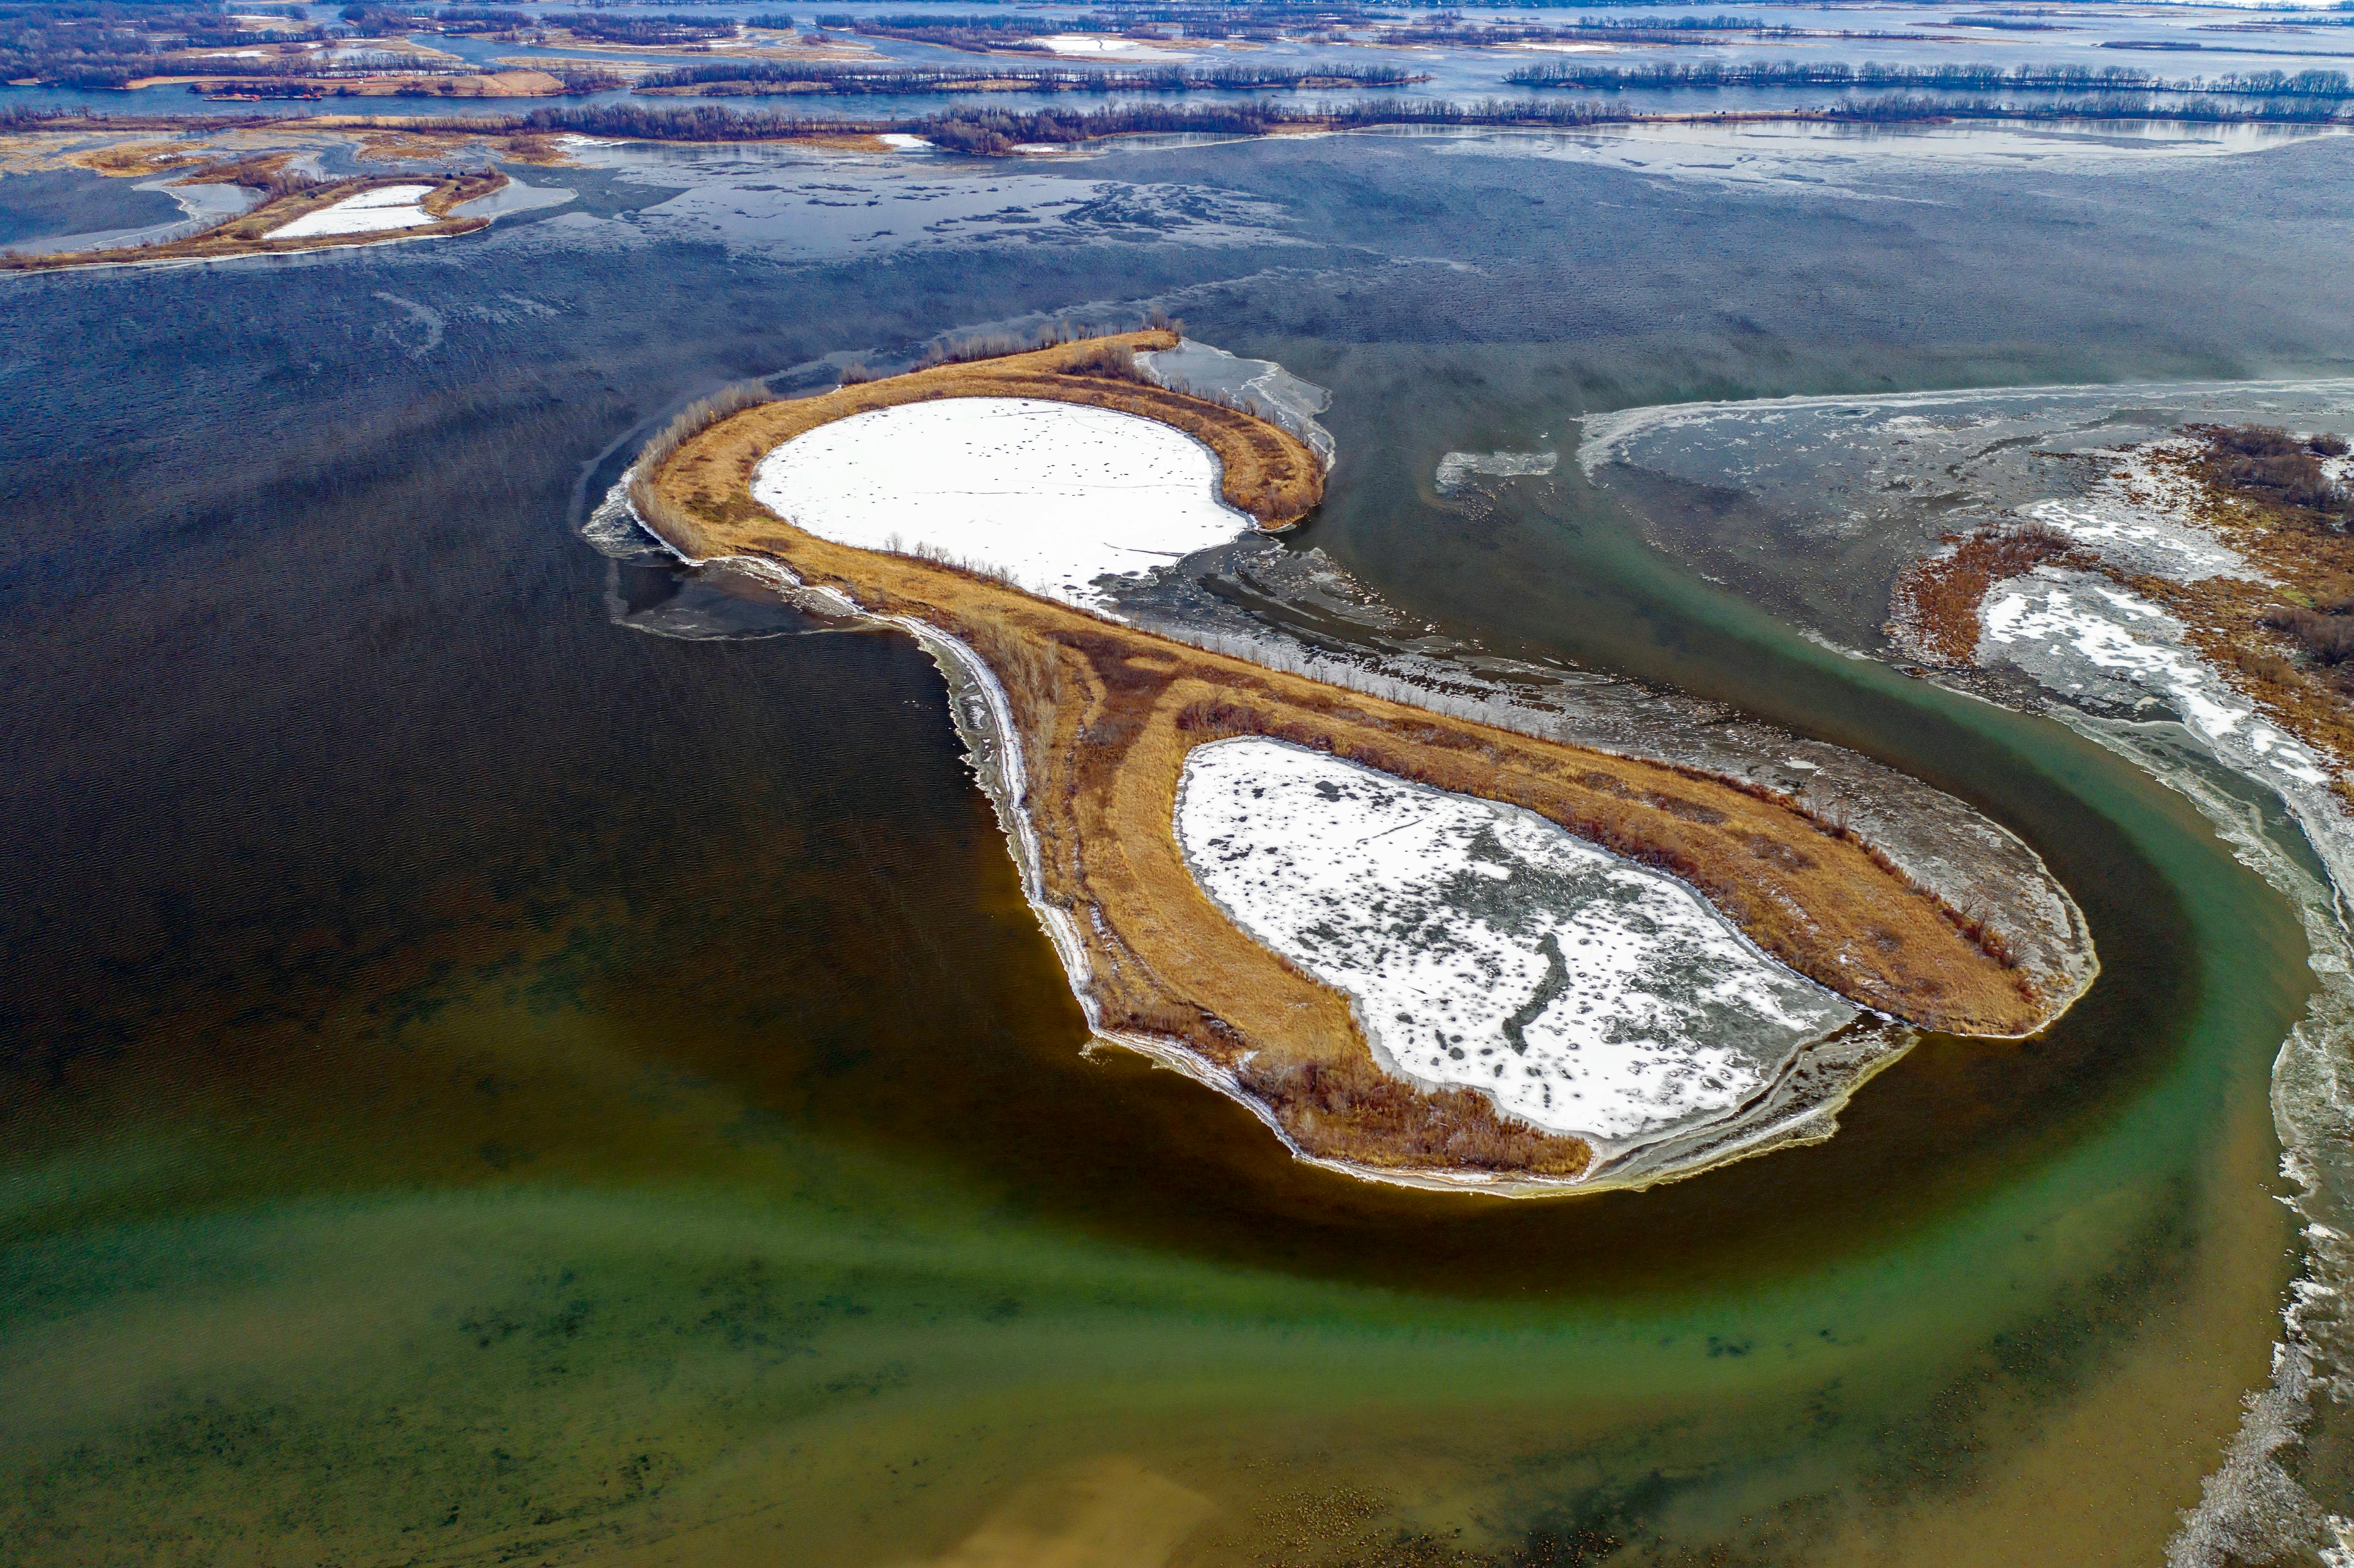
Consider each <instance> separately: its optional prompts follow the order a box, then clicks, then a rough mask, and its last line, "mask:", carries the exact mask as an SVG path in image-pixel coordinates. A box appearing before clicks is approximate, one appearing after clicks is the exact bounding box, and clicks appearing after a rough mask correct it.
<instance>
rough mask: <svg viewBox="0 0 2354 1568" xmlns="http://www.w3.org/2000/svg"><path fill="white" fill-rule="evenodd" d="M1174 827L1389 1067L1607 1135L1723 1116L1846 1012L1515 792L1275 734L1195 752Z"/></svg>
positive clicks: (1217, 894) (1220, 893)
mask: <svg viewBox="0 0 2354 1568" xmlns="http://www.w3.org/2000/svg"><path fill="white" fill-rule="evenodd" d="M1177 838H1178V842H1179V843H1180V845H1182V848H1183V850H1184V852H1185V856H1186V860H1187V862H1188V863H1189V864H1190V865H1191V866H1192V867H1193V874H1194V876H1195V877H1196V878H1197V879H1198V880H1199V881H1200V883H1201V885H1202V886H1203V887H1204V889H1205V890H1206V891H1207V892H1208V893H1209V895H1210V896H1211V897H1212V898H1214V900H1216V902H1217V903H1218V904H1219V905H1220V906H1221V907H1223V908H1225V910H1226V911H1227V912H1228V914H1229V915H1231V916H1233V917H1234V919H1235V921H1236V922H1237V923H1238V924H1239V925H1241V926H1242V927H1243V928H1244V929H1245V930H1246V931H1248V932H1250V933H1251V934H1252V935H1253V936H1254V937H1257V938H1258V939H1259V940H1260V941H1262V942H1265V943H1266V944H1267V946H1268V947H1270V948H1274V949H1275V950H1276V951H1278V952H1279V953H1281V954H1283V955H1284V956H1285V957H1286V958H1288V959H1292V960H1293V961H1294V962H1296V963H1298V964H1299V965H1300V966H1301V967H1302V968H1304V969H1307V970H1309V972H1310V973H1311V974H1314V975H1315V976H1316V977H1317V978H1319V979H1320V980H1324V981H1326V982H1327V983H1329V984H1331V985H1333V986H1336V987H1338V988H1340V989H1341V990H1342V991H1346V992H1347V993H1348V994H1349V996H1350V997H1351V998H1352V1001H1353V1003H1354V1006H1355V1010H1356V1013H1357V1017H1358V1019H1359V1021H1360V1022H1361V1023H1362V1024H1363V1026H1364V1029H1365V1033H1366V1035H1367V1037H1368V1039H1369V1040H1370V1041H1371V1043H1372V1044H1373V1051H1374V1054H1375V1057H1376V1058H1377V1059H1378V1060H1380V1061H1381V1062H1382V1063H1383V1065H1384V1066H1385V1067H1388V1068H1389V1069H1391V1070H1392V1071H1394V1072H1397V1073H1399V1074H1401V1075H1405V1076H1406V1077H1409V1078H1412V1079H1414V1080H1415V1081H1416V1082H1418V1083H1420V1084H1423V1085H1425V1086H1450V1087H1452V1086H1460V1087H1468V1088H1476V1089H1479V1090H1481V1091H1483V1092H1485V1093H1487V1094H1489V1095H1490V1096H1492V1097H1494V1098H1495V1101H1496V1104H1497V1105H1498V1106H1499V1107H1500V1108H1502V1109H1503V1110H1505V1111H1508V1112H1510V1113H1511V1114H1512V1115H1514V1116H1518V1117H1522V1118H1525V1119H1527V1120H1529V1121H1532V1122H1534V1123H1535V1124H1537V1125H1538V1126H1540V1127H1543V1128H1549V1129H1551V1130H1553V1131H1555V1132H1568V1133H1578V1134H1584V1135H1586V1136H1589V1137H1591V1138H1593V1139H1596V1140H1597V1141H1601V1142H1604V1143H1608V1142H1612V1141H1616V1140H1622V1139H1629V1138H1634V1137H1638V1136H1642V1135H1646V1134H1651V1133H1656V1132H1658V1131H1659V1130H1661V1129H1663V1128H1672V1127H1677V1126H1680V1125H1683V1124H1688V1123H1690V1122H1692V1121H1694V1120H1697V1119H1700V1118H1715V1117H1721V1116H1723V1115H1725V1114H1726V1113H1729V1112H1731V1111H1733V1110H1734V1109H1735V1108H1736V1107H1739V1106H1741V1105H1742V1104H1743V1102H1744V1101H1745V1100H1747V1099H1748V1098H1750V1097H1752V1096H1754V1095H1755V1094H1756V1093H1757V1092H1758V1091H1759V1090H1760V1089H1761V1088H1762V1087H1764V1086H1765V1085H1766V1084H1767V1083H1768V1082H1769V1081H1770V1080H1771V1079H1772V1078H1773V1076H1774V1075H1775V1074H1776V1072H1777V1071H1778V1070H1779V1068H1780V1067H1781V1066H1782V1065H1783V1064H1784V1063H1785V1062H1786V1061H1787V1059H1788V1058H1790V1057H1791V1056H1792V1055H1793V1054H1796V1053H1797V1051H1798V1050H1800V1049H1801V1048H1802V1047H1804V1046H1805V1045H1807V1044H1809V1043H1810V1042H1812V1041H1815V1040H1818V1039H1819V1038H1821V1037H1822V1036H1824V1035H1826V1034H1828V1033H1830V1032H1832V1031H1833V1030H1836V1029H1838V1028H1840V1027H1841V1026H1842V1025H1844V1024H1846V1023H1848V1022H1850V1021H1851V1020H1853V1019H1854V1018H1855V1017H1856V1016H1857V1014H1856V1010H1855V1009H1853V1008H1851V1007H1850V1006H1849V1005H1847V1004H1846V1003H1845V1002H1843V1001H1840V999H1839V998H1837V997H1836V996H1833V995H1832V994H1831V993H1830V992H1829V991H1824V990H1823V989H1822V988H1820V987H1819V986H1816V985H1814V984H1812V983H1810V982H1809V981H1808V980H1804V979H1801V978H1800V977H1799V976H1797V975H1796V974H1793V973H1792V972H1791V971H1790V970H1788V969H1785V968H1783V967H1782V966H1781V965H1780V964H1777V963H1776V962H1775V961H1774V960H1773V959H1769V958H1767V957H1766V956H1765V954H1764V953H1762V952H1760V951H1759V950H1758V949H1757V948H1755V946H1754V945H1753V944H1751V943H1750V942H1749V940H1748V939H1747V938H1744V937H1743V936H1742V935H1741V934H1740V933H1739V932H1738V931H1736V930H1734V928H1733V927H1731V926H1729V925H1728V924H1727V923H1726V922H1725V921H1724V920H1723V917H1722V916H1719V915H1717V914H1716V912H1715V911H1714V910H1712V909H1711V908H1710V907H1709V906H1708V905H1707V904H1706V903H1705V902H1703V901H1702V899H1701V898H1700V896H1699V895H1697V894H1695V893H1693V892H1692V891H1691V889H1690V888H1688V887H1686V886H1684V885H1682V884H1681V883H1679V882H1676V881H1674V880H1673V879H1671V878H1669V877H1666V876H1662V875H1660V874H1658V873H1656V872H1651V871H1646V870H1644V869H1642V868H1641V867H1638V866H1636V865H1633V864H1630V863H1628V862H1626V861H1622V860H1620V859H1618V858H1617V856H1615V855H1611V854H1608V853H1604V852H1603V851H1601V850H1598V849H1596V848H1595V847H1593V846H1592V845H1590V844H1587V843H1585V842H1581V841H1580V840H1578V839H1575V838H1573V837H1572V836H1570V834H1569V833H1568V832H1565V831H1564V830H1563V829H1562V828H1560V827H1559V826H1557V825H1555V824H1554V823H1553V822H1550V821H1546V820H1545V819H1543V818H1542V817H1539V816H1537V815H1536V814H1535V813H1533V812H1531V811H1527V810H1522V809H1520V808H1518V807H1513V806H1506V805H1500V804H1498V803H1496V802H1492V801H1488V800H1478V799H1475V798H1473V797H1470V796H1467V795H1457V794H1452V793H1449V792H1447V791H1445V790H1441V789H1430V788H1428V787H1426V786H1424V785H1419V784H1412V783H1408V782H1406V781H1405V780H1403V779H1394V778H1392V777H1390V776H1389V775H1387V774H1383V773H1378V772H1375V771H1373V770H1372V769H1370V768H1360V767H1358V766H1356V765H1355V764H1353V763H1348V762H1342V761H1340V760H1338V759H1336V758H1331V757H1327V756H1324V755H1322V754H1320V753H1317V752H1312V751H1309V750H1306V749H1303V748H1301V747H1295V746H1289V745H1286V744H1284V743H1282V742H1279V741H1271V740H1259V739H1252V738H1243V739H1235V740H1223V741H1216V742H1213V743H1212V744H1210V745H1208V746H1204V747H1197V748H1195V749H1194V750H1193V752H1192V753H1190V754H1189V755H1188V756H1187V758H1186V759H1185V776H1184V781H1183V784H1182V789H1181V791H1180V794H1179V796H1178V804H1177Z"/></svg>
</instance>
